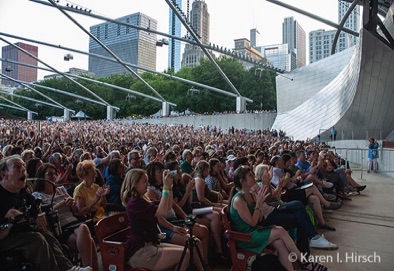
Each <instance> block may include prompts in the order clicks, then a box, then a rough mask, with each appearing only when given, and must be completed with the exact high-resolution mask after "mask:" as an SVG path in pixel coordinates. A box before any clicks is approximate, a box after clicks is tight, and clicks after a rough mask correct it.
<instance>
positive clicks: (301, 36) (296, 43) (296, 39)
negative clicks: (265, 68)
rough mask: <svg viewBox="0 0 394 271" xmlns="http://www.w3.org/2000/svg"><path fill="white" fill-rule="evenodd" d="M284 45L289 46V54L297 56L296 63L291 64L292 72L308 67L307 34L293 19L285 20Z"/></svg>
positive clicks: (283, 29) (283, 30) (283, 28)
mask: <svg viewBox="0 0 394 271" xmlns="http://www.w3.org/2000/svg"><path fill="white" fill-rule="evenodd" d="M282 43H287V44H289V53H292V52H294V53H295V54H296V63H291V69H292V70H293V69H295V68H299V67H302V66H305V65H306V34H305V31H304V29H302V27H301V26H300V25H299V23H298V22H297V21H296V20H294V18H293V17H287V18H285V19H284V22H283V24H282Z"/></svg>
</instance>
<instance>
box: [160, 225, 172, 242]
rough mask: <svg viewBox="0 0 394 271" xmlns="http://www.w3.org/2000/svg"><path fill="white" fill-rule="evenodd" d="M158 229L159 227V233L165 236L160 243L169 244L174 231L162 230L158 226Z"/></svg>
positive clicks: (162, 228)
mask: <svg viewBox="0 0 394 271" xmlns="http://www.w3.org/2000/svg"><path fill="white" fill-rule="evenodd" d="M159 227H160V230H161V232H162V233H165V234H166V238H165V239H162V240H161V241H160V242H162V243H170V241H171V238H172V236H174V231H172V230H170V229H167V228H164V227H162V226H159Z"/></svg>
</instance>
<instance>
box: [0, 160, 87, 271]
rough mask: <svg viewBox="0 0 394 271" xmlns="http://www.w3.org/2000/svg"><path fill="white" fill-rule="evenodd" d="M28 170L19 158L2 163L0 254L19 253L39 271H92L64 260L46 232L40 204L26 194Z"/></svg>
mask: <svg viewBox="0 0 394 271" xmlns="http://www.w3.org/2000/svg"><path fill="white" fill-rule="evenodd" d="M25 187H26V166H25V163H24V162H23V160H22V159H21V158H20V157H19V156H18V155H13V156H9V157H6V158H4V159H2V160H1V161H0V254H3V253H5V252H6V251H19V252H20V253H21V254H22V255H23V257H24V258H25V259H26V260H27V261H28V262H29V263H31V264H33V265H34V266H35V268H36V269H37V270H54V271H65V270H75V271H77V270H80V271H85V270H87V271H91V270H92V268H91V267H85V268H80V267H76V266H73V264H72V263H71V262H70V261H69V260H68V259H67V258H66V257H65V256H64V254H63V251H62V248H61V245H60V244H59V242H58V241H57V239H56V238H55V237H54V235H53V234H51V233H50V232H48V231H47V229H46V228H47V222H46V218H45V216H44V215H42V214H40V212H41V211H40V206H39V205H40V202H39V201H37V200H35V198H34V197H33V196H32V195H31V194H29V193H28V192H26V189H25Z"/></svg>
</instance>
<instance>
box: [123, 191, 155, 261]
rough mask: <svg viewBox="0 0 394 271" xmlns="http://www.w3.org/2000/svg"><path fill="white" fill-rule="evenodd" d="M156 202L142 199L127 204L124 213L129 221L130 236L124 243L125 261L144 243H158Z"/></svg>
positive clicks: (135, 199) (132, 200)
mask: <svg viewBox="0 0 394 271" xmlns="http://www.w3.org/2000/svg"><path fill="white" fill-rule="evenodd" d="M158 203H159V202H158V201H157V202H148V201H146V200H144V199H143V198H132V199H130V200H129V201H128V202H127V205H126V212H127V217H128V219H129V225H130V228H131V229H130V234H129V235H128V236H127V241H126V255H125V256H126V259H130V257H131V256H133V255H134V253H136V252H137V251H138V250H139V249H140V248H142V247H144V245H145V243H149V242H151V243H153V244H157V243H158V229H157V223H158V222H157V218H156V216H155V215H156V210H157V205H158Z"/></svg>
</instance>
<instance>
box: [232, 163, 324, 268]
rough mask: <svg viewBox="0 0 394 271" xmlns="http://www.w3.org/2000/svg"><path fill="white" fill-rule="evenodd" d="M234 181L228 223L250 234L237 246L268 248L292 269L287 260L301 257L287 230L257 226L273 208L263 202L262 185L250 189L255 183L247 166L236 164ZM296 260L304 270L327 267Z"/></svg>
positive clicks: (256, 248) (264, 187)
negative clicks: (247, 240) (237, 165)
mask: <svg viewBox="0 0 394 271" xmlns="http://www.w3.org/2000/svg"><path fill="white" fill-rule="evenodd" d="M234 184H235V187H236V188H237V190H238V192H237V193H235V195H234V196H233V197H232V199H231V202H230V219H231V222H232V224H233V226H234V230H235V231H239V232H245V233H248V234H250V235H251V236H252V240H251V241H250V242H241V241H240V242H238V243H237V246H238V248H239V249H244V250H249V251H252V252H255V253H257V254H261V253H262V251H263V249H264V248H266V247H269V248H271V249H274V250H275V251H276V252H277V255H278V259H279V261H280V263H281V264H282V266H283V267H284V268H285V269H286V270H289V271H292V270H294V267H293V263H292V262H291V261H290V259H292V260H293V259H297V260H298V261H300V260H301V259H303V258H305V257H301V253H300V251H299V250H298V248H297V247H296V245H295V243H294V241H293V239H292V238H291V237H290V235H289V234H288V232H287V231H286V230H285V229H284V228H282V227H278V226H270V227H263V226H261V225H262V224H263V223H262V220H263V218H264V216H267V215H268V214H270V213H271V212H272V211H273V208H274V207H272V206H268V205H267V204H266V203H264V201H265V199H266V198H267V197H268V189H267V187H266V186H264V185H263V186H262V187H261V189H260V190H258V191H254V192H251V187H253V186H254V185H256V180H255V177H254V173H253V171H252V170H251V168H250V167H249V166H240V167H238V168H237V169H236V170H235V172H234ZM232 194H234V193H232ZM294 256H295V257H294ZM300 263H301V265H302V267H303V268H305V269H307V270H319V271H326V270H327V268H326V267H325V266H323V265H321V264H318V263H310V262H300Z"/></svg>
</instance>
